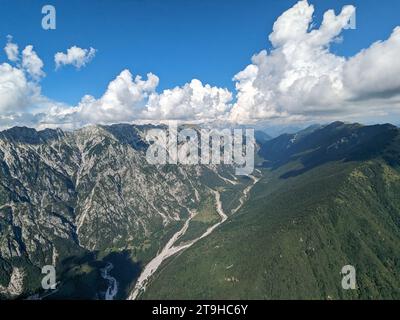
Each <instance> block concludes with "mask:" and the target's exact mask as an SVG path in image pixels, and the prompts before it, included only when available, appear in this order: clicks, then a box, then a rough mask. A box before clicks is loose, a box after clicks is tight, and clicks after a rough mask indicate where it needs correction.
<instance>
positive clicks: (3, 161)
mask: <svg viewBox="0 0 400 320" xmlns="http://www.w3.org/2000/svg"><path fill="white" fill-rule="evenodd" d="M148 128H149V127H147V126H132V125H123V124H121V125H112V126H92V127H86V128H82V129H80V130H77V131H73V132H63V131H61V130H50V129H46V130H43V131H36V130H34V129H29V128H20V127H16V128H12V129H9V130H6V131H3V132H1V133H0V295H2V296H3V297H6V298H7V297H8V298H9V297H17V296H21V295H22V296H26V295H28V294H32V293H34V292H36V291H37V290H38V289H39V288H40V280H41V279H42V277H43V275H41V268H42V266H44V265H49V264H50V265H55V266H57V268H58V269H57V270H60V273H61V274H62V276H60V278H61V280H63V281H64V280H65V281H66V282H68V281H67V280H66V279H69V278H76V277H78V278H79V279H78V280H77V282H78V283H79V282H80V280H82V279H81V278H82V277H84V278H85V277H86V276H87V277H88V278H89V281H90V283H91V284H90V285H92V284H93V282H96V281H97V282H99V276H98V272H97V273H96V272H95V271H94V269H93V267H94V266H95V263H96V261H93V259H94V258H93V256H92V255H91V254H92V253H95V254H96V257H98V256H101V257H105V256H107V254H112V253H113V252H127V253H128V255H129V259H128V260H132V261H134V262H135V263H137V264H138V266H136V267H137V268H138V269H140V267H141V266H142V265H143V264H144V263H145V262H146V261H148V260H149V259H151V258H152V257H153V256H154V255H155V254H156V252H157V251H158V250H159V249H160V247H161V246H162V245H163V243H165V242H166V241H167V239H168V237H169V236H170V235H171V234H172V233H173V232H174V231H175V230H177V229H178V228H179V227H181V226H182V224H183V223H184V221H185V220H186V219H187V218H188V216H189V211H190V209H192V208H196V207H198V206H199V205H200V203H201V202H202V201H204V199H207V198H208V197H210V192H209V191H208V190H207V186H208V185H212V184H213V183H217V184H218V183H222V184H225V183H226V181H224V179H226V178H224V177H223V175H224V172H223V171H224V170H225V171H226V170H228V171H229V169H227V168H216V167H212V166H207V167H206V166H200V165H199V166H168V165H164V166H161V165H159V166H155V165H150V164H148V163H147V161H146V159H145V151H146V148H147V142H146V141H145V139H144V135H145V132H146V130H147V129H148ZM218 170H219V171H218ZM228 171H226V172H225V174H227V177H230V178H232V176H230V174H229V173H227V172H228ZM205 176H207V179H203V178H202V177H205ZM88 257H90V258H88ZM74 259H78V260H77V261H75V260H74ZM79 259H80V260H79ZM82 259H83V260H82ZM96 259H97V258H96ZM132 261H131V262H132ZM77 265H78V266H79V267H80V268H81V267H82V268H81V269H79V270H75V269H74V268H76V266H77ZM85 268H86V269H87V270H86V269H85ZM116 269H117V270H116V271H115V270H114V271H115V272H118V268H116ZM75 271H76V272H75ZM58 275H59V274H58ZM89 275H90V276H89ZM136 276H137V275H136ZM134 277H135V275H132V278H131V279H129V280H130V281H132V280H134ZM100 280H101V279H100ZM15 283H17V285H15ZM10 286H11V287H10ZM79 286H80V285H79V284H76V283H75V284H73V285H70V284H69V287H68V288H69V291H68V292H66V293H65V295H67V296H68V295H71V296H72V297H73V296H74V294H76V292H75V291H76V290H78V289H79ZM15 287H16V288H15ZM127 288H128V285H126V289H127ZM70 291H73V292H72V293H71V292H70ZM74 292H75V293H74ZM93 294H94V292H92V291H90V292H89V293H88V295H84V297H87V298H93V297H94V296H92V295H93ZM61 297H65V296H61ZM77 297H79V294H78V296H77Z"/></svg>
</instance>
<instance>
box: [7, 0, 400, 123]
mask: <svg viewBox="0 0 400 320" xmlns="http://www.w3.org/2000/svg"><path fill="white" fill-rule="evenodd" d="M47 4H51V5H53V6H54V7H55V8H56V12H57V16H56V19H57V20H56V21H57V28H56V30H44V29H42V26H41V21H42V17H43V14H42V13H41V10H42V7H43V6H44V5H47ZM0 5H1V10H0V39H3V48H4V50H1V53H0V128H4V127H9V126H12V125H17V124H18V125H28V126H35V127H39V128H42V127H47V126H51V127H57V126H60V127H63V128H64V127H65V128H75V127H80V126H82V125H87V124H93V123H115V122H122V121H126V122H132V121H138V120H145V121H150V120H151V121H154V122H156V120H157V121H158V120H169V119H179V120H185V121H189V120H190V121H201V122H202V121H210V120H221V121H228V122H230V123H253V122H263V121H264V122H265V121H267V122H274V121H275V122H278V123H288V122H290V123H293V122H302V123H309V122H328V121H333V120H347V121H360V122H386V121H389V120H393V119H395V121H396V122H400V77H398V74H399V73H400V62H399V59H398V57H399V56H400V28H397V26H400V16H399V15H398V12H400V2H399V1H397V0H384V1H378V0H308V1H307V0H270V1H266V0H229V1H228V0H202V1H199V0H86V1H82V0H68V1H66V0H63V1H47V0H46V1H39V0H37V1H35V0H31V1H26V0H0ZM332 10H333V11H332ZM354 14H355V15H356V19H357V23H356V29H354V30H353V29H347V28H346V25H347V22H348V20H349V19H350V17H351V16H353V15H354ZM8 35H11V36H12V39H11V40H10V39H8V40H7V36H8ZM16 45H18V49H19V50H18V51H16ZM71 48H74V50H75V51H74V54H72V53H71V54H70V53H68V51H67V50H68V49H71ZM90 48H94V49H95V54H93V55H90V59H89V58H88V57H87V56H86V57H84V58H85V59H86V60H85V61H86V62H87V63H86V64H85V65H84V66H82V67H81V68H76V65H75V67H74V63H73V62H75V64H76V63H77V60H76V54H79V53H81V54H83V53H84V54H86V55H87V54H88V52H89V51H85V50H89V49H90ZM10 50H11V51H10ZM12 50H14V51H12ZM13 53H14V56H13V55H12V54H13ZM56 53H57V54H58V55H61V60H63V59H64V60H63V62H66V61H67V60H68V59H70V58H71V59H72V57H75V58H73V59H75V60H73V61H72V62H71V61H70V60H68V62H66V65H62V66H61V67H59V68H57V69H56V64H55V54H56ZM67 53H68V54H67ZM10 54H11V55H10ZM10 57H11V59H10ZM13 57H14V58H13ZM81 58H82V57H81ZM59 61H60V60H59ZM81 61H82V60H81ZM42 62H43V63H42ZM1 73H2V74H1ZM44 73H45V75H44ZM137 75H140V76H141V77H142V78H137V77H136V76H137ZM196 79H198V80H199V81H198V80H196ZM277 119H278V120H277Z"/></svg>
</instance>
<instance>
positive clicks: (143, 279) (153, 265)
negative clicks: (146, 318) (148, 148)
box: [128, 176, 259, 300]
mask: <svg viewBox="0 0 400 320" xmlns="http://www.w3.org/2000/svg"><path fill="white" fill-rule="evenodd" d="M249 177H250V178H251V179H252V180H253V183H252V184H251V185H249V186H247V187H246V188H245V189H244V190H243V193H242V196H241V197H240V199H239V205H238V207H236V208H235V209H233V210H232V213H236V212H237V211H238V210H239V209H240V208H241V207H242V205H243V204H244V202H245V199H246V197H247V195H248V194H249V192H250V190H251V188H252V187H253V186H254V185H255V184H256V183H257V181H258V180H259V178H256V177H254V176H249ZM210 190H211V192H212V193H213V194H214V196H215V201H216V209H217V212H218V214H219V216H220V217H221V220H220V221H219V222H217V223H216V224H214V225H213V226H211V227H209V228H208V229H207V230H206V231H205V232H204V233H203V234H202V235H201V236H199V237H197V238H195V239H193V240H191V241H189V242H187V243H184V244H181V245H176V246H175V245H174V244H175V243H176V241H177V240H178V239H179V238H180V237H181V236H182V235H184V234H185V232H186V230H187V229H188V227H189V223H190V221H191V220H192V219H193V217H194V216H195V215H196V212H194V211H190V216H189V219H187V220H186V221H185V224H184V225H183V227H182V228H181V229H180V230H179V231H178V232H176V233H175V234H174V235H173V236H172V237H171V239H170V240H169V241H168V242H167V244H166V245H165V246H164V248H163V249H162V250H161V252H160V253H159V254H157V256H155V257H154V258H153V259H152V260H151V261H150V262H149V263H148V264H147V265H146V266H145V268H144V269H143V271H142V273H141V274H140V276H139V278H138V280H137V281H136V284H135V287H134V289H133V291H132V292H131V294H130V295H129V296H128V300H135V299H136V298H137V297H138V295H139V294H140V293H141V292H144V291H145V290H146V286H147V284H148V281H149V279H150V277H151V276H152V275H153V274H154V273H155V272H156V271H157V269H158V268H159V267H160V265H161V264H162V262H163V261H164V260H165V259H167V258H169V257H171V256H173V255H174V254H176V253H178V252H180V251H182V250H184V249H187V248H189V247H190V246H192V245H193V244H195V243H196V242H197V241H199V240H200V239H203V238H204V237H207V236H208V235H209V234H210V233H212V232H213V231H214V230H215V229H216V228H217V227H218V226H219V225H221V224H222V223H224V222H225V221H226V220H227V219H228V216H227V215H226V214H225V212H224V210H223V208H222V203H221V198H220V193H219V192H218V191H216V190H213V189H210Z"/></svg>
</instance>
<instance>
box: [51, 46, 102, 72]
mask: <svg viewBox="0 0 400 320" xmlns="http://www.w3.org/2000/svg"><path fill="white" fill-rule="evenodd" d="M95 55H96V49H93V48H89V49H82V48H79V47H77V46H73V47H71V48H69V49H68V50H67V53H63V52H57V53H56V54H55V55H54V62H55V63H56V69H58V68H59V67H61V66H64V65H72V66H74V67H75V68H77V69H80V68H82V67H84V66H86V64H88V63H89V62H90V61H91V60H92V59H93V58H94V56H95Z"/></svg>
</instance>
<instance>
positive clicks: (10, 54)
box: [4, 35, 19, 62]
mask: <svg viewBox="0 0 400 320" xmlns="http://www.w3.org/2000/svg"><path fill="white" fill-rule="evenodd" d="M4 51H5V52H6V55H7V59H8V60H10V61H12V62H16V61H18V59H19V58H18V56H19V51H18V45H17V44H16V43H13V42H12V36H10V35H8V36H7V44H6V46H5V47H4Z"/></svg>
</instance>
